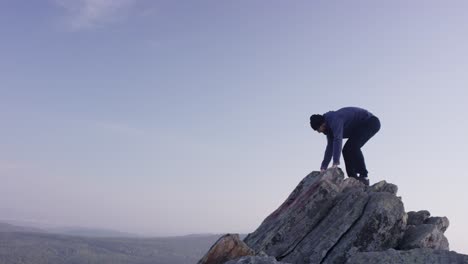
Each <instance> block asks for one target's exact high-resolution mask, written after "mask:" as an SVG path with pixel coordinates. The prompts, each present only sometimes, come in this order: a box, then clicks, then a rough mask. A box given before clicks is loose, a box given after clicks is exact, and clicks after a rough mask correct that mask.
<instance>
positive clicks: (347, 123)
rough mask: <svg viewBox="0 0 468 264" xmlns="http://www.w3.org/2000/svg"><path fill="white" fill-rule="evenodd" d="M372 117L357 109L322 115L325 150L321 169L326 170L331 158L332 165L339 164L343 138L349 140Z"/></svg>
mask: <svg viewBox="0 0 468 264" xmlns="http://www.w3.org/2000/svg"><path fill="white" fill-rule="evenodd" d="M372 116H374V115H373V114H372V113H370V112H369V111H367V110H365V109H362V108H358V107H344V108H341V109H339V110H337V111H330V112H327V113H325V114H323V117H324V118H325V123H326V124H327V129H326V131H325V134H326V135H327V148H326V149H325V155H324V157H323V161H322V166H321V169H326V168H327V167H328V164H329V163H330V160H331V158H332V156H333V164H340V157H341V149H342V145H343V138H349V137H350V136H351V133H352V132H353V131H354V128H356V127H357V126H358V125H359V124H361V123H362V122H363V121H366V120H367V119H369V118H370V117H372Z"/></svg>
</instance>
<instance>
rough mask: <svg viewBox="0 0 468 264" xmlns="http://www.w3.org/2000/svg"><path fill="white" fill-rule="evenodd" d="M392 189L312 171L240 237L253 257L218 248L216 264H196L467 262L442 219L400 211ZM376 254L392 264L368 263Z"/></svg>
mask: <svg viewBox="0 0 468 264" xmlns="http://www.w3.org/2000/svg"><path fill="white" fill-rule="evenodd" d="M397 191H398V187H397V186H396V185H394V184H390V183H386V182H385V181H382V182H378V183H376V184H374V185H372V186H370V187H368V186H365V185H363V184H362V183H360V182H359V181H357V180H355V179H353V178H347V179H344V174H343V172H342V171H341V170H340V169H329V170H327V171H326V172H323V173H321V172H312V173H311V174H309V175H308V176H306V177H305V178H304V179H303V180H302V181H301V182H300V183H299V185H298V186H297V187H296V188H295V189H294V191H293V192H292V193H291V194H290V196H289V197H288V198H287V199H286V201H285V202H284V203H283V204H282V205H281V206H280V207H279V208H278V209H276V210H275V211H274V212H273V213H272V214H270V215H269V216H268V217H267V218H266V219H265V220H264V221H263V222H262V224H261V225H260V226H259V227H258V228H257V230H255V231H254V232H253V233H251V234H249V235H248V236H247V237H246V238H245V239H244V242H245V245H239V246H240V247H242V248H244V249H245V247H248V248H249V249H250V250H251V252H254V253H253V254H246V255H255V256H248V257H242V258H241V257H240V256H239V257H237V258H234V257H233V256H232V254H231V253H232V252H233V251H234V250H233V249H232V248H230V249H229V247H225V246H222V243H219V242H217V243H216V244H215V245H214V246H213V247H212V249H213V248H217V250H216V252H217V253H216V255H217V256H218V258H217V259H221V260H222V261H220V262H202V263H220V264H221V263H225V262H226V261H224V259H226V258H225V257H219V256H223V255H225V256H228V255H229V260H231V261H230V262H227V263H229V264H236V263H238V264H240V263H268V264H269V263H294V264H296V263H297V264H299V263H314V264H315V263H317V264H318V263H403V262H398V261H399V260H400V259H405V258H408V259H411V258H414V259H418V260H419V259H424V260H428V261H429V262H427V263H455V262H430V261H431V259H441V260H452V259H466V258H468V256H465V255H461V254H457V253H456V252H449V251H448V249H449V244H448V240H447V238H446V237H445V235H444V232H445V230H446V229H447V227H448V225H449V221H448V219H447V218H446V217H430V213H429V212H428V211H419V212H409V213H406V212H405V210H404V206H403V202H402V201H401V198H400V197H397V196H396V194H397ZM238 244H239V243H238ZM222 248H227V249H226V250H224V251H223V250H219V249H222ZM403 250H406V251H403ZM211 251H212V250H210V252H211ZM210 252H208V253H207V256H208V255H209V254H210ZM378 254H383V255H382V258H384V259H387V260H388V259H391V258H393V257H394V258H395V261H396V262H392V261H388V262H374V261H372V260H371V259H373V258H378V257H376V255H378ZM207 256H205V258H206V257H207ZM367 259H368V260H367ZM397 260H398V261H397ZM223 261H224V262H223ZM350 261H352V262H350ZM405 263H412V262H411V261H410V262H405ZM421 263H422V262H421ZM456 263H458V262H456ZM460 263H464V262H460Z"/></svg>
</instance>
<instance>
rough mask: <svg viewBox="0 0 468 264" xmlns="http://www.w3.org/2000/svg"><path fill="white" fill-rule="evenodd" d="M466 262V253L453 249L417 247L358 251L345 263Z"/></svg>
mask: <svg viewBox="0 0 468 264" xmlns="http://www.w3.org/2000/svg"><path fill="white" fill-rule="evenodd" d="M363 263H372V264H408V263H411V264H468V255H462V254H458V253H457V252H454V251H447V250H434V249H428V248H418V249H412V250H408V251H399V250H394V249H389V250H386V251H381V252H358V253H356V254H355V255H353V256H352V257H351V258H350V259H348V261H347V262H346V264H363Z"/></svg>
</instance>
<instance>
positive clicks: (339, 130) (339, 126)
mask: <svg viewBox="0 0 468 264" xmlns="http://www.w3.org/2000/svg"><path fill="white" fill-rule="evenodd" d="M330 127H331V129H332V131H333V165H340V158H341V149H342V147H343V120H342V119H341V118H337V119H335V120H334V122H332V123H331V124H330Z"/></svg>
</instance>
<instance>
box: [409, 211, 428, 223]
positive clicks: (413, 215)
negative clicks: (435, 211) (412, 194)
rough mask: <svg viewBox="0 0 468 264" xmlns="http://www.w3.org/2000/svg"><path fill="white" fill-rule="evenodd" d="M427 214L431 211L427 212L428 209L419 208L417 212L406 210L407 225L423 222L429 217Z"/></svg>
mask: <svg viewBox="0 0 468 264" xmlns="http://www.w3.org/2000/svg"><path fill="white" fill-rule="evenodd" d="M429 216H431V213H429V211H426V210H421V211H418V212H414V211H411V212H408V225H414V226H416V225H422V224H424V222H425V221H426V219H428V218H429Z"/></svg>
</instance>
